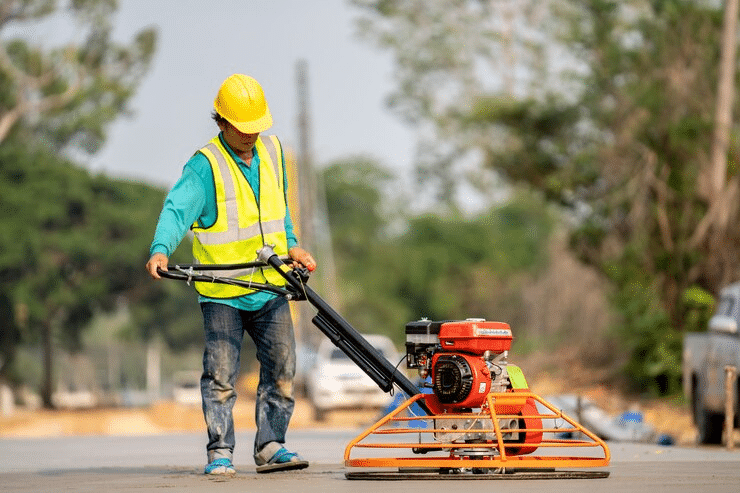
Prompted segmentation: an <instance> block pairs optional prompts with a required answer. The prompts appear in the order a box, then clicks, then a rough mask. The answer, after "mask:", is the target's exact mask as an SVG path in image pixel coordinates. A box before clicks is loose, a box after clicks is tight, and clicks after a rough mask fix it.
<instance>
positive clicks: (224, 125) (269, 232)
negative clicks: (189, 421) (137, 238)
mask: <svg viewBox="0 0 740 493" xmlns="http://www.w3.org/2000/svg"><path fill="white" fill-rule="evenodd" d="M212 118H213V119H214V120H215V122H216V124H217V125H218V127H219V129H220V133H219V134H218V135H217V136H216V137H214V138H213V139H211V141H210V142H209V143H208V144H206V145H205V146H204V147H202V148H201V149H200V150H199V151H198V152H196V153H195V154H194V155H193V157H192V158H190V160H189V161H188V162H187V163H186V164H185V167H184V169H183V173H182V176H181V177H180V179H179V180H178V181H177V183H175V185H174V186H173V187H172V189H171V190H170V192H169V194H168V195H167V198H166V200H165V203H164V207H163V209H162V212H161V214H160V216H159V221H158V223H157V228H156V231H155V233H154V240H153V241H152V245H151V248H150V255H151V256H150V258H149V261H148V262H147V264H146V269H147V271H148V272H149V274H150V275H151V276H152V277H153V278H154V279H159V278H160V275H159V273H158V272H157V269H162V270H164V271H166V270H167V262H168V258H169V256H170V255H171V254H172V252H174V251H175V249H176V248H177V245H178V244H179V243H180V241H181V240H182V238H183V237H184V236H185V234H186V233H187V232H188V230H190V229H192V231H193V233H194V239H193V256H194V258H195V262H196V263H200V264H232V263H244V262H249V261H252V260H255V259H256V251H257V250H258V249H260V248H261V247H262V246H264V245H272V246H273V248H274V250H275V252H276V253H277V254H278V255H288V256H289V257H290V259H291V263H292V264H293V265H294V266H303V267H306V268H307V269H308V270H310V271H312V270H314V269H315V268H316V262H315V261H314V259H313V257H312V256H311V255H310V254H309V253H308V252H306V251H305V250H304V249H302V248H300V247H299V246H298V240H297V239H296V236H295V234H294V232H293V224H292V222H291V218H290V211H289V210H288V206H287V202H288V201H287V198H286V197H287V189H288V182H287V179H286V171H285V160H284V157H283V152H282V148H281V145H280V142H279V141H278V139H277V138H276V137H275V136H262V135H260V134H261V133H262V132H264V131H265V130H267V129H268V128H270V126H271V125H272V116H271V114H270V110H269V107H268V105H267V101H266V100H265V96H264V92H263V90H262V87H261V86H260V84H259V83H258V82H257V81H256V80H254V79H253V78H251V77H248V76H246V75H242V74H234V75H232V76H230V77H228V78H227V79H226V80H225V81H224V82H223V84H222V85H221V87H220V89H219V91H218V95H217V96H216V99H215V101H214V113H213V115H212ZM221 275H223V272H221ZM229 277H235V278H238V279H243V280H250V279H251V280H252V281H254V282H260V283H265V282H268V283H272V284H276V285H285V280H284V279H283V278H282V277H281V276H280V275H279V274H278V273H277V272H275V271H274V270H272V269H270V268H264V269H263V268H256V269H245V270H242V271H238V272H231V273H229ZM194 285H195V289H196V291H197V292H198V295H199V297H198V301H199V302H200V306H201V311H202V312H203V325H204V330H205V350H204V355H203V374H202V377H201V381H200V386H201V396H202V401H203V414H204V416H205V421H206V425H207V428H208V445H207V447H206V450H207V458H208V463H207V465H206V467H205V473H206V474H219V475H221V474H234V473H235V469H234V465H233V463H232V460H233V452H234V444H235V439H234V418H233V413H232V409H233V406H234V402H235V400H236V392H235V390H234V385H235V383H236V378H237V372H238V370H239V361H240V349H241V346H242V339H243V336H244V332H247V333H248V334H249V336H250V337H251V338H252V340H253V341H254V344H255V346H256V347H257V359H258V361H259V363H260V378H259V385H258V387H257V401H256V409H255V418H256V423H257V432H256V435H255V441H254V460H255V463H256V464H257V471H258V472H271V471H280V470H288V469H302V468H305V467H308V462H307V461H305V460H303V459H302V458H301V457H300V456H299V455H298V454H296V453H295V452H290V451H288V450H287V449H286V448H285V447H284V444H285V434H286V431H287V428H288V423H289V422H290V418H291V416H292V413H293V408H294V404H295V401H294V399H293V377H294V375H295V366H296V356H295V337H294V334H293V326H292V322H291V317H290V311H289V308H288V302H287V300H286V299H285V298H283V297H281V296H277V295H274V294H272V293H269V292H266V291H254V290H249V289H245V288H242V287H238V286H231V285H224V284H217V283H208V282H205V283H204V282H196V283H194Z"/></svg>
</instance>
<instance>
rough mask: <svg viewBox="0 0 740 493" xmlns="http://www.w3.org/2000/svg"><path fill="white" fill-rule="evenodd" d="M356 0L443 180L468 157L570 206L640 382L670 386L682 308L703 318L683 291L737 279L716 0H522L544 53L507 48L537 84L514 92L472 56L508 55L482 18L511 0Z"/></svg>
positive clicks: (523, 30)
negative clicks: (719, 144) (716, 144)
mask: <svg viewBox="0 0 740 493" xmlns="http://www.w3.org/2000/svg"><path fill="white" fill-rule="evenodd" d="M355 3H356V4H358V5H360V6H362V7H364V8H366V9H367V11H368V12H369V14H368V18H369V20H367V21H365V22H366V24H365V26H366V32H371V33H372V35H373V36H374V37H375V39H376V40H378V41H379V42H380V44H381V45H382V46H385V47H387V48H389V49H391V50H392V51H393V53H395V54H396V59H397V63H398V72H397V73H398V74H399V75H398V78H399V81H400V83H399V87H400V88H401V90H400V91H399V93H398V95H397V96H396V98H395V99H392V100H391V102H392V104H394V105H396V107H398V103H399V101H401V102H403V103H404V105H403V108H402V109H404V111H405V114H410V115H412V116H415V117H416V120H415V121H418V122H419V123H420V127H421V128H422V130H423V131H428V132H430V133H432V134H433V135H434V137H435V138H434V139H429V140H428V141H427V143H430V149H432V151H431V152H430V153H428V154H427V155H426V157H427V158H429V157H430V156H431V159H427V161H426V162H422V166H421V168H423V169H428V168H432V169H433V170H434V172H435V173H436V175H437V176H441V177H442V182H445V183H450V182H454V180H456V179H458V177H460V176H465V175H464V174H463V173H460V167H459V166H455V165H454V164H455V163H456V162H458V163H467V165H468V167H469V166H470V160H471V158H472V159H475V158H477V161H475V162H477V164H478V167H477V170H479V171H481V172H482V171H484V170H492V171H493V172H494V173H496V174H498V175H499V176H502V177H504V178H505V179H507V180H508V181H510V182H513V183H522V184H526V185H527V186H529V187H532V188H534V189H537V190H542V191H543V192H544V193H545V196H546V197H548V198H549V199H550V200H552V201H555V202H558V203H560V204H565V205H568V206H570V207H569V208H570V211H569V212H568V214H569V215H570V216H571V217H573V218H574V219H575V221H576V224H577V226H578V227H577V229H576V230H575V232H574V236H573V240H572V244H573V248H574V249H575V250H576V251H578V252H579V253H580V255H581V258H582V259H583V260H584V261H586V262H588V263H590V264H591V265H594V266H596V267H598V268H599V269H601V270H602V272H603V273H604V274H605V275H607V276H609V278H610V279H612V281H613V284H614V286H615V288H616V295H615V299H614V306H615V308H617V310H618V311H619V312H620V313H621V314H622V316H623V321H622V324H621V332H622V335H623V340H624V341H625V343H626V344H627V345H628V350H629V351H630V352H631V355H632V360H631V366H630V367H629V368H628V372H629V373H630V375H632V377H633V382H634V383H635V385H636V386H637V387H639V388H643V389H645V388H649V389H652V390H655V391H657V392H661V393H664V392H673V391H676V390H677V389H678V388H679V386H678V382H679V378H680V365H678V364H677V362H678V361H680V354H679V351H680V334H681V332H682V331H684V330H688V329H692V328H695V327H693V326H687V325H686V323H687V320H700V319H703V317H686V314H687V313H688V312H689V311H691V310H696V309H697V307H696V306H694V305H693V304H692V303H693V302H691V301H690V300H696V299H702V300H704V299H706V297H703V296H699V297H698V298H697V297H696V296H692V293H696V292H697V291H701V292H707V293H717V292H718V290H719V288H720V287H721V286H722V285H723V284H725V283H726V282H727V281H728V280H730V279H734V278H737V277H738V275H740V261H738V258H737V255H735V254H734V252H736V251H737V250H738V246H740V235H739V234H738V231H737V230H738V228H737V225H738V219H740V203H739V202H738V201H737V200H733V197H736V195H735V194H737V193H738V192H737V190H738V189H740V184H739V183H740V182H738V177H737V173H736V166H735V163H737V162H738V155H737V150H736V148H735V144H734V143H735V142H736V141H737V120H736V119H735V118H733V119H732V120H731V121H732V123H731V124H730V125H729V128H726V129H725V130H724V131H730V132H731V138H730V142H731V145H730V146H729V150H728V151H727V153H726V154H727V156H728V157H729V160H728V164H727V168H726V171H727V172H726V173H724V169H723V168H722V165H716V164H715V165H712V164H711V163H712V161H711V159H710V158H711V152H710V149H711V148H712V130H713V128H714V127H715V122H714V116H715V114H716V112H715V102H717V101H718V99H717V98H718V95H717V87H718V75H717V72H718V69H717V67H718V65H719V60H720V49H719V47H720V46H721V43H720V38H721V33H722V31H723V29H722V18H723V15H722V11H721V9H719V8H718V6H717V3H716V2H708V1H706V2H705V1H702V2H696V1H688V0H660V1H639V0H635V1H628V2H624V1H613V0H574V1H557V0H553V1H550V2H535V4H539V5H540V8H541V9H548V10H547V12H548V15H547V16H540V17H538V16H531V15H528V14H529V13H530V12H532V10H531V9H532V7H533V5H532V4H530V3H520V4H518V5H524V6H523V7H522V13H521V14H520V22H518V23H515V25H517V26H518V27H517V29H516V31H517V32H518V33H519V37H520V38H527V36H532V34H533V33H540V37H539V38H538V37H536V36H535V37H534V38H532V39H534V40H535V41H536V40H539V41H540V43H539V44H538V43H536V42H535V43H534V44H531V43H522V44H521V45H520V46H522V48H524V49H526V50H532V53H533V54H535V55H536V54H539V53H543V47H544V46H547V47H548V49H549V50H551V51H549V52H547V56H545V57H544V60H545V61H546V62H548V63H545V64H544V65H542V66H539V67H538V66H537V65H535V64H533V63H526V61H527V59H525V58H520V59H517V60H516V62H517V63H515V66H514V67H511V68H512V69H517V70H515V72H514V73H517V74H520V73H521V74H524V77H525V78H526V80H528V81H530V82H531V81H533V80H534V81H537V80H541V81H545V83H544V84H537V83H531V84H523V85H519V86H516V87H521V88H522V89H521V90H514V91H513V92H511V91H507V90H506V89H505V88H501V87H499V88H495V87H494V88H492V89H490V88H486V87H485V85H484V81H485V80H486V79H487V78H488V76H489V75H490V73H489V72H486V71H484V70H481V69H480V67H481V63H480V62H478V63H476V60H478V59H480V58H481V57H483V58H485V57H487V56H488V57H491V58H495V59H502V58H505V57H503V56H502V55H501V54H502V53H505V51H501V52H498V53H497V52H496V51H495V50H494V49H493V48H495V47H497V46H499V44H497V43H499V41H500V40H501V39H506V38H505V37H502V36H500V35H499V34H500V33H499V31H500V30H499V31H496V30H495V29H493V30H490V31H489V32H482V30H481V28H479V27H476V24H478V25H494V26H505V25H506V23H505V22H504V20H505V17H501V16H500V15H498V16H497V12H500V10H499V11H497V10H496V9H497V8H499V7H502V6H503V5H506V4H508V2H499V1H493V0H492V1H489V2H473V1H464V0H459V1H450V2H446V3H445V4H444V5H441V4H440V5H439V6H438V7H431V6H427V5H426V3H424V4H425V5H424V7H422V6H421V3H417V2H414V1H412V0H406V1H401V0H399V1H376V2H371V1H359V0H358V1H357V2H355ZM539 12H542V10H539ZM545 19H546V20H547V23H546V24H547V26H549V28H547V26H546V25H545V23H544V22H543V20H545ZM497 22H498V24H497ZM451 31H454V32H453V33H452V35H451V36H449V37H447V36H444V35H443V33H448V32H451ZM460 37H466V42H464V43H461V42H459V40H460ZM467 37H469V39H468V38H467ZM432 41H434V42H432ZM421 42H424V43H426V48H421V47H420V43H421ZM735 42H736V40H735V39H733V40H732V43H735ZM725 44H727V43H725ZM485 47H488V48H489V49H488V50H487V51H486V50H485V49H484V48H485ZM552 50H559V53H560V55H559V56H557V55H553V53H555V51H552ZM416 52H418V54H417V53H416ZM461 52H462V53H461ZM451 57H452V58H451ZM729 58H730V59H732V58H734V57H732V56H731V55H729ZM437 60H440V63H436V61H437ZM450 60H454V63H451V62H450ZM530 60H533V61H534V60H538V58H537V57H535V56H532V57H531V58H530ZM539 60H542V58H539ZM554 61H557V62H559V63H560V64H561V66H562V67H565V68H566V69H568V70H567V71H563V70H557V68H556V67H555V66H554V65H553V63H552V62H554ZM563 61H566V62H568V63H563ZM731 64H732V65H733V69H732V73H733V74H735V75H734V77H737V68H736V65H737V64H736V62H732V61H731ZM481 74H482V75H481ZM539 74H547V75H541V76H539V77H537V76H538V75H539ZM564 74H570V75H571V77H570V78H565V77H559V76H560V75H564ZM495 75H496V74H495V73H494V76H495ZM551 76H554V77H555V79H556V80H559V81H560V82H558V83H557V84H553V83H552V81H553V77H551ZM476 78H477V79H476ZM471 80H472V82H471ZM476 80H477V82H475V81H476ZM449 87H453V88H472V90H469V91H459V90H458V91H454V90H449V91H445V90H444V89H445V88H449ZM722 104H726V103H722ZM722 104H720V106H722ZM732 104H733V107H736V106H737V104H738V103H737V101H734V102H733V103H732ZM410 109H411V110H413V111H410ZM730 113H731V114H733V115H737V111H731V112H730ZM430 128H431V129H432V130H431V131H430V130H428V129H430ZM720 130H721V129H720ZM435 140H436V141H441V142H442V144H435ZM450 141H453V142H454V143H453V144H450V143H449V142H450ZM719 154H720V157H722V154H723V153H722V151H720V152H719ZM720 161H721V162H723V160H721V159H720ZM441 163H444V165H442V164H441ZM449 163H452V165H450V164H449ZM718 170H719V173H718ZM469 176H470V175H468V177H469ZM713 176H714V177H716V176H720V178H719V179H718V180H714V181H713V179H712V177H713ZM723 176H724V177H723ZM473 177H474V178H475V179H476V180H477V181H478V182H479V183H480V182H481V180H480V178H479V177H480V174H474V175H473ZM445 180H446V181H445ZM708 184H713V185H710V186H708ZM710 308H711V304H704V305H703V307H702V308H701V309H702V310H704V311H706V310H708V309H710Z"/></svg>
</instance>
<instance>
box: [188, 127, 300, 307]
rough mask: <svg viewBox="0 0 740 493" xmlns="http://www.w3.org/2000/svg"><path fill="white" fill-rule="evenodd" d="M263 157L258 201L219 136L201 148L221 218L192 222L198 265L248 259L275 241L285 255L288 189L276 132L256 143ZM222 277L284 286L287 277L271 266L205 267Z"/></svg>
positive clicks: (208, 289)
mask: <svg viewBox="0 0 740 493" xmlns="http://www.w3.org/2000/svg"><path fill="white" fill-rule="evenodd" d="M255 147H256V151H257V155H258V156H259V157H260V165H259V166H260V168H259V172H260V200H259V203H257V202H256V201H255V196H254V193H253V191H252V189H251V186H250V185H249V182H248V181H247V179H246V177H245V176H244V174H243V173H242V171H241V170H240V169H239V166H238V165H237V164H236V163H235V162H234V160H233V159H232V158H231V156H230V154H229V152H228V151H227V150H226V149H225V148H224V146H223V144H222V143H221V141H220V139H219V138H218V137H215V138H214V139H212V140H211V141H210V142H209V143H208V144H207V145H206V146H205V147H203V148H202V149H201V150H200V152H201V153H202V154H203V155H204V156H205V157H206V158H207V159H208V161H209V163H210V164H211V169H212V171H213V179H214V185H215V188H216V205H217V217H216V221H215V223H214V224H213V225H211V226H210V227H208V228H201V227H199V226H198V225H197V224H194V225H193V232H194V233H195V239H194V241H193V256H194V257H195V263H197V264H211V263H214V264H224V263H242V262H249V261H252V260H254V259H255V258H256V251H257V250H258V249H259V248H261V247H262V246H263V245H264V244H271V245H272V244H274V245H275V252H276V253H278V254H279V255H284V254H286V253H287V238H286V235H285V210H286V205H285V189H284V183H283V176H284V174H283V166H284V163H283V162H282V152H281V150H280V149H281V148H280V143H279V141H278V140H277V138H276V137H275V136H269V137H267V136H264V137H260V138H259V139H258V140H257V143H256V145H255ZM203 272H204V273H205V274H208V275H214V276H219V277H232V278H236V279H241V280H246V281H249V280H252V281H254V282H259V283H263V282H269V283H271V284H276V285H280V286H282V285H284V284H285V279H283V277H282V276H280V275H279V274H278V273H277V272H274V271H273V270H272V269H269V268H267V269H262V268H254V269H240V270H232V271H210V272H208V271H203ZM195 288H196V290H197V291H198V292H199V293H200V294H202V295H204V296H208V297H212V298H232V297H237V296H242V295H244V294H247V293H250V292H252V291H251V290H247V289H245V288H240V287H236V286H229V285H223V284H215V283H208V282H196V283H195Z"/></svg>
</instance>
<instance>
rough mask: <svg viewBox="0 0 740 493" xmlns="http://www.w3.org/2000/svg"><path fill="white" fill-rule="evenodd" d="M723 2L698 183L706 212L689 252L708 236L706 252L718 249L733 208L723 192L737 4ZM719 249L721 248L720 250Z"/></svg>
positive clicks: (732, 82) (730, 1) (735, 50)
mask: <svg viewBox="0 0 740 493" xmlns="http://www.w3.org/2000/svg"><path fill="white" fill-rule="evenodd" d="M739 1H740V0H726V2H725V13H724V22H723V26H722V46H721V58H720V65H719V76H718V82H717V99H716V103H715V113H714V135H713V138H712V149H711V161H710V163H709V167H708V168H707V169H705V170H703V172H702V176H701V179H700V180H699V187H700V192H701V195H703V196H704V197H707V200H708V202H709V209H708V210H707V213H706V215H705V216H704V218H703V219H702V220H701V221H700V222H699V225H698V226H697V228H696V230H695V232H694V234H693V236H692V238H691V241H690V245H691V247H692V248H696V247H698V246H699V245H700V244H702V243H704V242H705V241H706V240H707V239H708V236H709V235H711V236H712V238H711V239H710V245H709V248H710V250H711V249H713V248H715V247H717V246H720V245H721V244H722V243H723V242H722V241H721V239H722V237H724V233H725V228H727V225H728V222H729V218H730V216H731V210H730V209H731V208H732V207H734V206H735V204H734V201H733V200H732V198H733V197H731V196H728V195H731V194H730V193H729V191H728V190H727V188H728V187H727V151H728V148H729V145H730V127H731V125H732V107H733V104H734V94H735V75H736V73H737V17H738V2H739ZM720 248H721V246H720Z"/></svg>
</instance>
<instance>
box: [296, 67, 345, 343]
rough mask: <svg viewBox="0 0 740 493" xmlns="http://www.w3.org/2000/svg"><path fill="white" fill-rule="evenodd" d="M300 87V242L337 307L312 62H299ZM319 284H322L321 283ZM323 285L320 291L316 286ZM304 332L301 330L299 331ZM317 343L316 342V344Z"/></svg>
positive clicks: (307, 316)
mask: <svg viewBox="0 0 740 493" xmlns="http://www.w3.org/2000/svg"><path fill="white" fill-rule="evenodd" d="M296 85H297V89H298V138H299V143H298V157H297V163H298V164H297V168H298V170H297V175H298V183H299V186H300V188H299V191H298V192H299V201H298V208H299V210H298V217H299V221H298V230H299V232H300V236H299V239H300V242H301V244H302V245H303V246H304V248H305V249H306V250H308V251H310V252H311V253H312V254H313V255H314V256H315V257H316V260H317V263H318V269H317V272H316V273H315V274H314V275H313V276H312V277H314V278H318V279H316V280H314V281H312V284H313V285H314V286H315V289H318V290H320V291H322V296H323V297H324V298H325V299H326V300H327V302H328V303H329V304H330V305H332V306H333V307H335V308H339V307H338V303H339V296H338V294H337V289H336V268H335V266H334V255H333V251H332V245H331V232H330V229H329V221H328V217H327V212H326V194H325V192H324V187H323V183H322V182H321V180H319V179H318V178H317V173H316V172H315V170H314V162H313V152H312V149H311V115H310V110H309V85H308V63H307V62H306V61H305V60H299V61H298V62H297V63H296ZM317 281H319V282H318V283H317ZM317 284H320V285H321V286H320V288H316V285H317ZM307 312H310V307H308V306H304V305H303V304H302V308H301V311H300V315H299V319H300V321H301V323H306V322H307V321H308V320H310V319H311V318H312V315H311V314H310V313H307ZM299 330H300V329H299ZM303 338H304V342H310V341H309V339H310V338H309V337H308V331H304V333H303ZM314 342H315V341H314Z"/></svg>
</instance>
